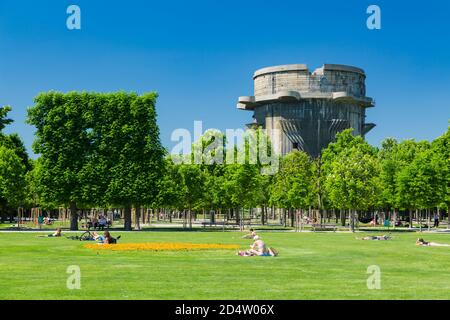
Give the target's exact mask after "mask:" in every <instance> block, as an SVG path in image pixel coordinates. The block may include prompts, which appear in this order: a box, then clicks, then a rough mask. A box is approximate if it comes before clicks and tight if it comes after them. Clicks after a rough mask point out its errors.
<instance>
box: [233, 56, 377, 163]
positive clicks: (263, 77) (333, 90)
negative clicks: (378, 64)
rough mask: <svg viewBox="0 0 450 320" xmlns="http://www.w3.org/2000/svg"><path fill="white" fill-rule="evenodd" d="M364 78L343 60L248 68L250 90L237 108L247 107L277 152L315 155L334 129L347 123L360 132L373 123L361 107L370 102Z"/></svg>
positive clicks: (371, 102)
mask: <svg viewBox="0 0 450 320" xmlns="http://www.w3.org/2000/svg"><path fill="white" fill-rule="evenodd" d="M365 79H366V76H365V73H364V71H363V70H362V69H359V68H356V67H352V66H345V65H336V64H324V65H323V66H322V67H320V68H318V69H316V70H314V71H313V72H310V71H309V70H308V68H307V66H306V65H304V64H294V65H282V66H274V67H267V68H263V69H259V70H257V71H256V72H255V73H254V75H253V80H254V96H250V97H245V96H244V97H240V98H239V103H238V108H240V109H244V110H253V112H254V115H253V118H254V120H255V121H256V123H257V124H258V125H260V126H261V127H263V128H265V129H267V130H268V133H269V135H270V136H271V140H272V144H273V146H274V147H275V150H276V151H277V152H278V153H280V154H287V153H289V152H291V151H292V150H293V149H294V148H297V149H300V150H304V151H305V152H307V153H309V154H310V155H311V156H313V157H316V156H318V155H319V154H320V152H321V150H322V149H323V148H325V147H326V146H327V145H328V144H329V143H330V142H332V141H334V140H335V135H336V133H338V132H340V131H342V130H344V129H347V128H350V127H351V128H353V129H354V131H353V133H354V134H355V135H363V136H364V134H365V133H366V132H367V131H368V130H370V129H371V128H373V126H374V125H373V124H366V123H365V117H366V108H367V107H371V106H373V100H372V99H371V98H368V97H366V87H365Z"/></svg>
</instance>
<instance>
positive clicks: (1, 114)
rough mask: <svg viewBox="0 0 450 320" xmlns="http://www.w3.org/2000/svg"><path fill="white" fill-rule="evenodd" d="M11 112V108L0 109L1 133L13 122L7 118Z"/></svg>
mask: <svg viewBox="0 0 450 320" xmlns="http://www.w3.org/2000/svg"><path fill="white" fill-rule="evenodd" d="M10 111H11V107H10V106H3V107H0V132H1V131H3V129H5V127H6V126H7V125H8V124H10V123H12V122H13V120H12V119H9V118H7V115H8V112H10Z"/></svg>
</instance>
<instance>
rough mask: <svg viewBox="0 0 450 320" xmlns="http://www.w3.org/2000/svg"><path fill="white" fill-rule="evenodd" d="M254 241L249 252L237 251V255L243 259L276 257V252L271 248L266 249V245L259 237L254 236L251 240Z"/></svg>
mask: <svg viewBox="0 0 450 320" xmlns="http://www.w3.org/2000/svg"><path fill="white" fill-rule="evenodd" d="M253 240H255V241H254V242H253V244H252V245H250V250H247V251H238V253H237V255H239V256H244V257H252V256H273V257H274V256H277V255H278V251H276V250H275V249H273V248H267V247H266V243H265V242H264V241H263V240H262V239H261V238H260V237H259V236H255V237H254V238H253Z"/></svg>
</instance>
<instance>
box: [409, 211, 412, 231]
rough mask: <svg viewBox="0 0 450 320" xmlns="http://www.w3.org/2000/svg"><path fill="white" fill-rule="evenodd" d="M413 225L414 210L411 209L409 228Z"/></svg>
mask: <svg viewBox="0 0 450 320" xmlns="http://www.w3.org/2000/svg"><path fill="white" fill-rule="evenodd" d="M412 227H413V213H412V210H411V209H409V228H410V229H411V228H412Z"/></svg>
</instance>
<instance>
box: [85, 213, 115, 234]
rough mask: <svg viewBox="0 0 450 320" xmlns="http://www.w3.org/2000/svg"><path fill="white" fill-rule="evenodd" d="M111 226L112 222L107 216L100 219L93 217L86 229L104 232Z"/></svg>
mask: <svg viewBox="0 0 450 320" xmlns="http://www.w3.org/2000/svg"><path fill="white" fill-rule="evenodd" d="M110 226H111V220H109V219H107V218H106V217H105V216H103V215H102V216H100V217H99V218H98V219H97V218H96V217H93V218H91V219H89V220H88V222H87V223H86V228H87V229H88V230H90V229H91V228H94V230H95V229H97V230H104V229H105V228H108V227H110Z"/></svg>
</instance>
